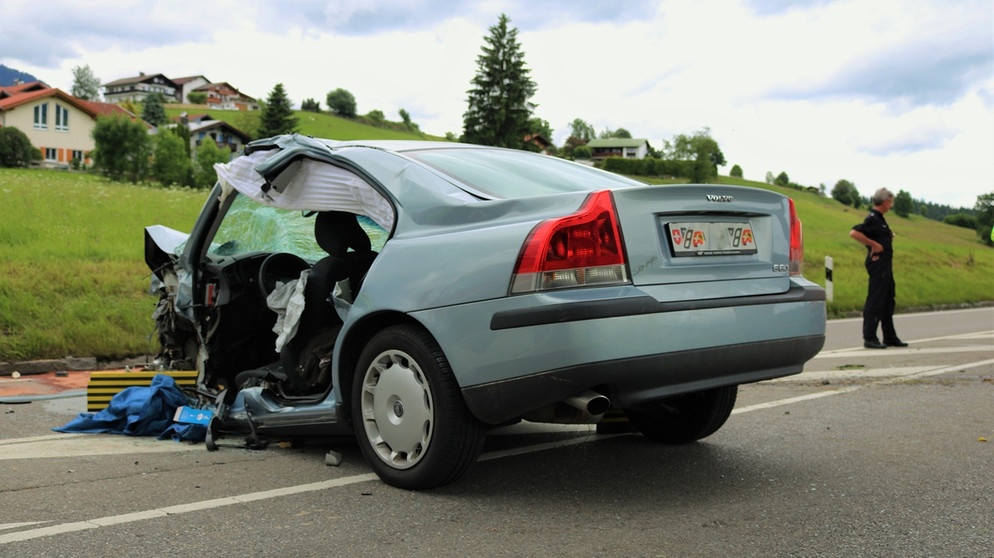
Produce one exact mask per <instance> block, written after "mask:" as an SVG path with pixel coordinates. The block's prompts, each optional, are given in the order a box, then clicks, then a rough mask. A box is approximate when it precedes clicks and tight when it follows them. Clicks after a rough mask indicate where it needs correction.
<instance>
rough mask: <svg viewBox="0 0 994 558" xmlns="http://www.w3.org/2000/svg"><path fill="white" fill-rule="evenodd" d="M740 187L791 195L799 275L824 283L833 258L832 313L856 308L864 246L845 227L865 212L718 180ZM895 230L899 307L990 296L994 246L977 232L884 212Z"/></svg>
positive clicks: (862, 289)
mask: <svg viewBox="0 0 994 558" xmlns="http://www.w3.org/2000/svg"><path fill="white" fill-rule="evenodd" d="M721 181H722V182H723V183H726V184H738V185H746V186H753V187H758V188H765V189H768V190H773V191H776V192H781V193H783V194H786V195H788V196H790V197H791V198H793V199H794V201H795V202H796V204H797V211H798V216H799V217H800V219H801V222H802V223H803V227H804V275H805V277H807V278H808V279H810V280H812V281H815V282H816V283H818V284H820V285H822V286H824V285H825V271H824V268H825V256H831V257H832V260H833V264H834V265H833V273H832V279H833V290H834V295H835V296H834V300H833V301H832V302H831V303H830V304H829V305H828V312H829V316H830V317H839V316H843V315H847V314H849V313H852V312H855V311H859V310H860V309H861V308H862V306H863V300H864V299H865V298H866V286H867V285H866V283H867V278H866V271H865V270H864V268H863V259H864V256H865V248H864V247H863V245H861V244H859V243H857V242H856V241H854V240H852V239H851V238H849V230H850V229H851V228H852V226H853V225H855V224H856V223H859V222H861V221H862V220H863V218H864V217H865V216H866V214H867V210H866V209H858V210H857V209H854V208H852V207H847V206H844V205H842V204H840V203H839V202H837V201H835V200H833V199H831V198H829V197H822V196H819V195H818V194H814V193H809V192H799V191H796V190H792V189H788V188H780V187H777V186H771V185H767V184H765V183H759V182H750V181H746V180H740V179H732V178H727V177H722V180H721ZM887 223H888V224H889V225H890V228H891V230H893V231H894V233H895V237H894V277H895V281H896V283H897V308H898V311H899V312H901V311H909V310H918V309H931V308H942V307H948V306H956V305H961V304H976V303H979V302H990V301H994V249H991V248H989V247H987V246H984V245H983V244H981V243H980V241H979V239H978V237H977V233H976V231H974V230H972V229H964V228H961V227H954V226H951V225H947V224H945V223H940V222H938V221H933V220H930V219H926V218H924V217H921V216H918V215H912V216H910V217H908V218H903V217H899V216H898V215H897V214H896V213H894V212H893V211H892V212H889V213H888V214H887Z"/></svg>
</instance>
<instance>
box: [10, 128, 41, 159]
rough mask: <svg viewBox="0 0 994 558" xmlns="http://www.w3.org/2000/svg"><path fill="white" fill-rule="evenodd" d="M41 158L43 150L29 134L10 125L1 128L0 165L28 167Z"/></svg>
mask: <svg viewBox="0 0 994 558" xmlns="http://www.w3.org/2000/svg"><path fill="white" fill-rule="evenodd" d="M40 159H41V151H40V150H38V148H36V147H35V146H33V145H31V140H30V139H28V136H27V135H26V134H25V133H24V132H22V131H20V130H18V129H17V128H11V127H9V126H7V127H3V128H0V167H26V166H28V165H30V164H31V161H37V160H40Z"/></svg>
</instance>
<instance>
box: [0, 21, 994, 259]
mask: <svg viewBox="0 0 994 558" xmlns="http://www.w3.org/2000/svg"><path fill="white" fill-rule="evenodd" d="M488 31H489V32H488V34H487V35H486V36H485V37H484V44H483V46H482V47H481V52H480V54H479V55H478V56H477V58H476V65H477V69H476V72H475V74H474V76H473V78H472V80H471V81H470V88H469V90H467V92H466V93H467V98H466V104H467V109H466V111H465V112H464V113H463V129H462V133H461V135H460V136H459V137H456V136H455V135H454V134H452V133H451V132H450V133H447V134H446V137H447V139H450V140H459V141H462V142H465V143H474V144H481V145H490V146H497V147H506V148H511V149H523V150H531V151H537V150H539V149H540V145H541V146H542V147H544V148H545V149H547V150H548V151H552V154H554V155H558V156H561V157H565V158H569V159H586V158H590V156H591V148H590V147H589V146H588V144H589V142H590V141H591V140H593V139H594V138H595V137H599V138H631V137H632V136H631V133H630V132H629V131H628V130H625V129H623V128H619V129H617V130H610V129H606V130H603V131H602V132H601V133H600V134H597V133H596V131H595V129H594V127H593V126H592V125H590V124H589V123H587V122H586V121H585V120H583V119H580V118H576V119H574V120H573V122H572V123H571V124H570V135H569V137H567V138H566V140H565V142H564V144H563V146H562V148H556V147H555V146H551V148H550V147H548V146H547V144H545V143H541V144H540V143H539V142H536V141H535V138H536V137H541V138H544V139H546V140H550V141H549V143H551V138H552V129H551V127H550V125H549V123H548V122H547V121H545V120H543V119H541V118H539V117H537V116H536V115H535V111H536V109H537V108H538V105H536V104H535V103H534V102H533V101H532V98H533V97H534V96H535V94H536V92H537V91H538V86H537V84H536V83H535V81H534V80H533V79H532V77H531V71H530V69H529V68H528V66H527V64H526V63H525V57H524V52H523V50H522V45H521V43H520V42H519V41H518V30H517V29H516V28H514V27H511V26H510V19H509V18H508V17H507V15H506V14H501V15H500V17H499V19H498V22H497V24H496V25H493V26H491V27H490V28H489V29H488ZM73 75H74V85H73V90H72V91H73V95H74V96H77V97H80V98H91V99H95V98H96V96H97V90H98V87H99V80H97V79H96V78H95V77H94V76H93V75H92V72H91V71H90V70H89V67H84V68H74V69H73ZM325 103H326V106H327V107H328V110H329V111H330V112H331V113H333V114H335V115H337V116H339V117H343V118H350V119H356V120H358V121H360V122H363V123H366V124H370V125H374V126H380V127H393V128H395V129H399V130H404V131H410V132H414V133H420V129H419V127H418V125H417V124H415V123H414V122H412V120H411V116H410V114H409V113H408V112H407V111H406V110H404V109H401V110H400V111H399V114H400V117H401V122H399V123H396V122H390V121H388V120H387V119H386V117H385V115H384V114H383V112H382V111H379V110H373V111H370V112H369V113H368V114H366V115H362V116H360V115H358V114H357V110H356V100H355V97H354V96H353V95H352V93H350V92H349V91H347V90H345V89H342V88H337V89H334V90H332V91H330V92H329V93H328V94H327V96H326V97H325ZM260 105H261V110H260V115H259V119H258V122H257V124H256V123H255V122H250V123H247V125H243V126H240V128H241V129H242V131H243V132H246V133H248V134H249V135H250V136H251V137H254V138H262V137H270V136H275V135H281V134H289V133H295V132H297V131H298V124H299V121H298V118H297V116H296V113H295V111H294V110H293V107H292V103H291V101H290V99H289V98H288V96H287V93H286V90H285V89H284V87H283V84H282V83H278V84H276V86H275V87H274V88H273V90H272V91H271V92H270V94H269V96H268V97H267V99H266V100H265V101H264V102H261V103H260ZM132 108H133V107H132ZM141 110H142V118H143V120H145V121H146V122H148V123H149V124H151V125H153V126H160V125H161V124H162V123H164V122H165V121H166V117H165V111H164V108H163V106H162V99H161V97H159V96H157V95H150V96H149V97H148V98H147V99H146V100H145V102H144V103H143V105H142V109H141ZM301 110H302V111H305V112H308V111H309V112H320V111H321V107H320V103H319V102H318V101H316V100H315V99H313V98H309V99H305V100H304V101H303V102H302V103H301ZM132 112H135V111H132ZM131 124H133V125H134V126H135V127H133V129H129V126H130V125H129V124H128V123H127V122H115V123H109V122H107V121H101V120H100V119H98V124H97V129H96V130H94V140H95V142H96V144H97V148H96V150H95V154H94V159H95V161H96V163H97V165H98V167H99V168H100V169H101V170H102V172H104V173H105V174H107V175H108V176H110V177H112V178H115V179H128V180H141V179H142V178H143V177H145V176H148V175H149V174H151V175H152V176H154V177H155V178H156V179H157V180H158V181H160V182H162V183H164V184H183V185H191V186H193V185H196V186H203V185H206V184H205V182H207V181H208V178H207V175H209V174H212V173H213V168H212V167H213V164H214V162H217V160H218V159H225V160H227V159H226V157H230V153H224V151H223V150H217V151H214V150H215V149H216V146H214V148H211V147H210V146H209V145H206V144H207V143H208V142H205V145H206V147H205V145H202V146H201V148H203V149H204V153H203V154H201V153H200V149H198V152H197V153H196V154H193V156H191V154H190V153H188V152H187V153H186V157H185V159H184V158H183V157H181V156H180V155H182V149H180V146H179V144H180V143H182V140H183V138H182V136H183V132H182V130H181V129H180V128H182V127H177V128H172V129H171V133H159V134H156V135H155V137H154V138H153V139H147V138H146V139H145V140H141V139H139V137H138V136H139V134H138V133H137V126H143V125H142V124H140V123H134V122H133V123H131ZM0 131H2V130H0ZM187 134H189V131H188V130H187ZM145 136H147V134H145ZM174 138H175V139H174ZM177 140H178V141H177ZM4 142H5V139H4V136H3V135H2V134H0V164H3V157H4V156H5V155H4V154H5V153H6V152H7V151H16V150H12V149H6V150H5V146H4ZM185 145H186V146H187V147H186V149H187V151H189V141H188V138H187V141H186V143H185ZM119 150H121V151H120V152H119ZM24 152H25V153H26V152H27V151H26V150H25V151H24ZM35 153H36V154H37V150H35ZM22 155H23V154H22ZM13 158H15V159H16V157H13ZM21 159H23V156H22V157H21ZM181 159H183V160H185V161H186V162H183V161H181ZM18 160H20V159H18ZM726 164H727V163H726V160H725V155H724V153H722V151H721V149H720V147H719V146H718V143H717V141H715V140H714V138H712V137H711V134H710V130H709V129H708V128H703V129H701V130H699V131H697V132H695V133H693V134H690V135H687V134H678V135H676V136H674V137H673V138H672V140H665V141H664V142H663V146H662V148H661V149H660V150H655V149H652V148H651V146H650V152H649V156H648V157H647V158H645V159H626V158H608V159H606V160H605V161H604V163H603V166H604V168H606V169H607V170H611V171H614V172H619V173H624V174H632V175H640V176H672V177H681V178H687V179H689V180H690V181H691V182H694V183H709V182H713V181H715V180H716V179H717V176H718V167H720V166H724V165H726ZM729 175H730V176H732V177H737V178H741V177H742V168H741V167H740V166H739V165H733V166H732V168H731V170H730V173H729ZM210 182H213V180H210ZM766 182H767V183H769V184H775V185H777V186H781V187H786V188H794V189H797V190H812V191H817V192H819V193H820V194H821V195H825V193H826V192H825V191H826V189H827V187H826V186H825V185H824V184H822V185H821V186H820V187H819V188H814V187H806V186H802V185H799V184H795V183H793V182H791V180H790V177H789V176H788V175H787V173H786V172H784V171H782V172H780V174H778V175H776V176H774V175H773V173H772V172H767V173H766ZM831 196H832V198H833V199H835V200H837V201H839V202H840V203H843V204H845V205H850V206H853V207H856V208H859V207H861V206H867V205H868V204H869V200H868V199H867V198H866V197H864V196H862V195H860V194H859V191H858V190H857V189H856V186H855V185H854V184H853V183H852V182H850V181H849V180H846V179H841V180H839V181H838V182H836V184H835V186H834V187H833V188H832V191H831ZM992 198H994V192H992V193H991V194H985V195H983V196H979V197H978V199H977V204H976V206H975V207H974V209H973V210H972V211H971V210H963V209H960V210H953V209H952V208H948V207H946V206H938V205H936V204H930V203H927V202H924V201H923V200H921V201H918V202H915V201H914V200H913V199H912V197H911V194H909V193H908V192H905V191H904V190H901V191H899V192H898V193H897V194H896V196H895V200H894V207H893V209H894V212H895V213H896V214H897V215H898V216H901V217H908V216H910V215H911V214H912V213H917V214H919V215H922V216H925V217H928V218H930V219H937V220H943V221H945V222H947V223H950V224H953V225H957V226H963V227H968V228H975V229H976V230H977V233H978V235H979V236H980V237H981V238H982V240H983V241H985V243H987V244H991V238H990V234H991V226H992V224H994V210H992V208H991V206H992Z"/></svg>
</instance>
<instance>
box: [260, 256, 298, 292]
mask: <svg viewBox="0 0 994 558" xmlns="http://www.w3.org/2000/svg"><path fill="white" fill-rule="evenodd" d="M310 267H311V265H310V264H309V263H307V261H305V260H304V259H303V258H301V257H300V256H296V255H294V254H289V253H286V252H276V253H275V254H270V255H268V256H266V259H264V260H262V265H260V266H259V277H258V284H259V290H260V292H261V293H262V298H266V297H268V296H269V294H270V293H272V292H273V290H275V289H276V282H277V281H283V282H287V281H292V280H293V279H297V278H298V277H300V272H301V271H303V270H305V269H310Z"/></svg>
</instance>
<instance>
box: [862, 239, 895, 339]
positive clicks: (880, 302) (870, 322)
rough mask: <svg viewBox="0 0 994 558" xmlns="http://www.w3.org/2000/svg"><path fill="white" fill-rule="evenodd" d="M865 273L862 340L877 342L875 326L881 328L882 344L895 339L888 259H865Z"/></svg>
mask: <svg viewBox="0 0 994 558" xmlns="http://www.w3.org/2000/svg"><path fill="white" fill-rule="evenodd" d="M866 272H867V274H868V275H869V276H870V281H869V287H868V288H867V291H866V304H864V305H863V340H864V341H877V326H878V325H879V326H880V328H881V330H882V331H881V333H883V340H884V342H887V341H894V340H896V339H897V332H896V331H895V330H894V306H895V304H894V274H893V272H892V271H891V262H890V259H889V258H887V259H885V258H883V257H882V258H880V259H879V260H877V261H872V260H871V259H869V258H867V260H866Z"/></svg>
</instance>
